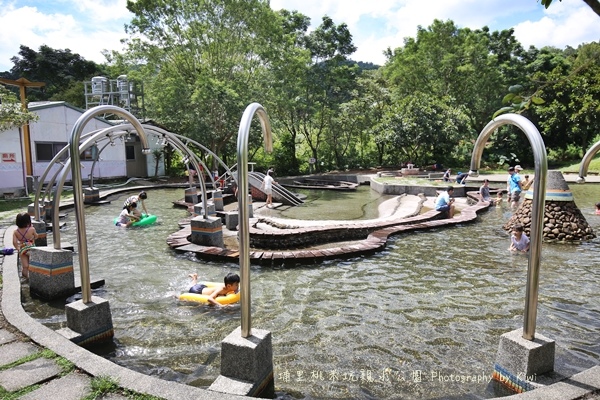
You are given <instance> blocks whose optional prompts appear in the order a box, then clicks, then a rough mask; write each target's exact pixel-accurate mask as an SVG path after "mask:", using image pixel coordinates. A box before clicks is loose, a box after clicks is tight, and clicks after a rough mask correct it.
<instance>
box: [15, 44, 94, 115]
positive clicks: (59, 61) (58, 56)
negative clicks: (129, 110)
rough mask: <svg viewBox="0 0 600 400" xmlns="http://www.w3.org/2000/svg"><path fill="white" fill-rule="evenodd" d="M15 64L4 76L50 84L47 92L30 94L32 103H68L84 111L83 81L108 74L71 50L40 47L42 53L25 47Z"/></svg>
mask: <svg viewBox="0 0 600 400" xmlns="http://www.w3.org/2000/svg"><path fill="white" fill-rule="evenodd" d="M11 62H12V63H13V67H12V68H11V70H10V72H9V73H8V74H4V77H6V78H10V79H18V78H21V77H22V78H26V79H28V80H30V81H37V82H44V83H46V86H45V87H44V90H43V91H31V92H30V93H28V98H29V100H30V101H39V100H66V101H69V102H70V103H71V104H73V105H75V106H77V107H82V108H84V107H85V97H84V89H83V81H85V80H89V79H91V78H92V77H94V76H96V75H103V71H104V70H103V69H102V66H100V65H98V64H96V63H94V62H93V61H87V60H86V59H84V58H83V57H81V56H80V55H79V54H76V53H72V52H71V50H69V49H64V50H61V49H53V48H51V47H49V46H46V45H42V46H40V48H39V50H38V51H35V50H33V49H31V48H29V47H27V46H24V45H21V46H20V50H19V55H18V56H14V57H12V58H11ZM76 91H79V92H78V93H76Z"/></svg>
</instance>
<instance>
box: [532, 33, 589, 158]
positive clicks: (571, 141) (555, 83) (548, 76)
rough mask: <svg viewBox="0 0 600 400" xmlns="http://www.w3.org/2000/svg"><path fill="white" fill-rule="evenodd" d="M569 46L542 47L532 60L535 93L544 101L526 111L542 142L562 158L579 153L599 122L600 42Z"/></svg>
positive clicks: (577, 155)
mask: <svg viewBox="0 0 600 400" xmlns="http://www.w3.org/2000/svg"><path fill="white" fill-rule="evenodd" d="M571 50H572V49H571ZM571 50H566V51H561V50H558V49H553V48H545V49H542V52H541V54H540V57H538V59H537V60H536V62H535V63H534V64H533V66H534V67H538V68H537V70H536V71H535V72H534V74H533V79H534V81H536V82H539V83H540V86H539V89H538V90H537V92H536V93H538V95H539V96H540V97H542V98H543V99H544V100H545V102H544V103H543V104H539V105H537V106H536V107H534V108H533V109H531V110H530V113H529V114H530V115H531V118H532V119H533V120H534V121H535V122H536V123H537V124H538V125H539V126H540V129H541V131H542V133H543V136H544V142H545V143H546V146H548V147H549V148H550V149H551V150H552V152H553V154H563V153H564V154H563V156H562V157H561V158H563V159H564V160H569V159H573V158H580V157H582V156H583V152H584V151H585V150H586V149H587V148H588V147H589V145H590V142H591V141H592V140H593V138H594V137H595V135H597V133H598V130H597V127H598V124H599V122H600V118H599V117H598V115H599V112H600V44H599V43H596V42H594V43H589V44H585V45H582V46H580V47H579V48H578V49H577V50H576V51H571ZM567 149H570V151H569V152H567V153H565V152H566V151H567ZM573 149H577V150H576V152H575V153H573Z"/></svg>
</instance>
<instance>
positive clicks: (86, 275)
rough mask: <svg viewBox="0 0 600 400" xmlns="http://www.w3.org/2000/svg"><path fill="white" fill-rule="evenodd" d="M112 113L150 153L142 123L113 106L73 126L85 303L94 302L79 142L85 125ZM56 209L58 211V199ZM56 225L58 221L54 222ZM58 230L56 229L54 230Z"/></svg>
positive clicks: (96, 109) (73, 166)
mask: <svg viewBox="0 0 600 400" xmlns="http://www.w3.org/2000/svg"><path fill="white" fill-rule="evenodd" d="M105 113H112V114H116V115H119V116H121V117H123V118H124V119H126V120H128V121H129V122H130V123H131V124H132V125H133V127H134V128H135V129H136V131H137V133H138V135H139V137H140V141H141V143H142V148H143V150H142V152H143V153H144V154H148V153H149V149H148V140H147V138H146V134H145V132H144V129H143V128H142V125H141V124H140V122H139V121H138V120H137V119H136V118H135V117H134V116H133V115H131V114H130V113H129V112H127V111H125V110H124V109H122V108H120V107H115V106H111V105H104V106H98V107H94V108H91V109H89V110H87V111H86V112H85V113H83V114H82V115H81V117H79V119H78V120H77V121H76V122H75V125H73V129H72V130H71V136H70V138H69V149H70V151H71V179H72V180H73V205H74V207H75V220H76V225H77V241H78V244H79V268H80V272H81V294H82V298H81V300H82V301H83V302H84V303H89V302H91V300H92V295H91V285H90V270H89V259H88V251H87V235H86V231H85V214H84V210H83V206H84V204H83V184H82V182H81V167H80V165H79V163H80V158H81V157H80V154H79V140H80V138H81V132H82V131H83V128H84V127H85V125H86V124H87V123H88V122H89V121H90V120H91V119H93V118H94V117H96V116H97V115H100V114H105ZM56 199H57V203H56V204H55V207H56V208H57V209H58V201H59V200H58V199H60V197H58V198H56ZM53 222H54V223H56V222H57V221H53ZM54 229H56V227H55V228H54Z"/></svg>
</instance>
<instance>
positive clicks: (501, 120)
mask: <svg viewBox="0 0 600 400" xmlns="http://www.w3.org/2000/svg"><path fill="white" fill-rule="evenodd" d="M507 124H511V125H515V126H516V127H518V128H520V129H521V130H522V131H523V132H524V133H525V135H526V136H527V139H529V144H530V145H531V147H532V149H533V158H534V161H535V180H534V183H533V199H532V201H533V206H532V209H531V242H530V247H529V264H528V266H527V287H526V290H525V311H524V315H523V338H524V339H526V340H533V339H535V324H536V318H537V303H538V290H539V280H540V258H541V254H542V234H543V229H544V209H545V204H546V175H547V173H548V160H547V155H546V146H545V145H544V141H543V140H542V136H541V135H540V132H539V131H538V130H537V128H536V127H535V125H533V123H532V122H531V121H529V120H528V119H527V118H525V117H523V116H522V115H518V114H505V115H501V116H499V117H497V118H496V119H494V120H492V121H491V122H489V123H488V124H487V125H486V126H485V128H483V130H482V131H481V133H480V134H479V137H478V138H477V141H476V142H475V147H474V149H473V155H472V157H471V172H470V173H473V174H477V171H478V170H479V163H480V161H481V155H482V153H483V149H484V148H485V144H486V142H487V140H488V138H489V137H490V136H491V135H492V133H493V132H494V131H495V130H496V129H497V128H499V127H501V126H502V125H507Z"/></svg>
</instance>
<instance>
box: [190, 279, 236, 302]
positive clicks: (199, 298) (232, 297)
mask: <svg viewBox="0 0 600 400" xmlns="http://www.w3.org/2000/svg"><path fill="white" fill-rule="evenodd" d="M202 284H204V285H206V286H208V287H215V286H219V285H222V284H221V283H217V282H202ZM208 297H209V296H208V295H205V294H197V293H182V294H180V295H179V300H181V301H193V302H195V303H204V304H210V303H209V302H208ZM215 301H216V302H217V303H219V304H223V305H225V304H234V303H237V302H239V301H240V292H239V291H238V292H237V293H234V292H231V293H228V294H227V295H225V296H217V298H216V299H215Z"/></svg>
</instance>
